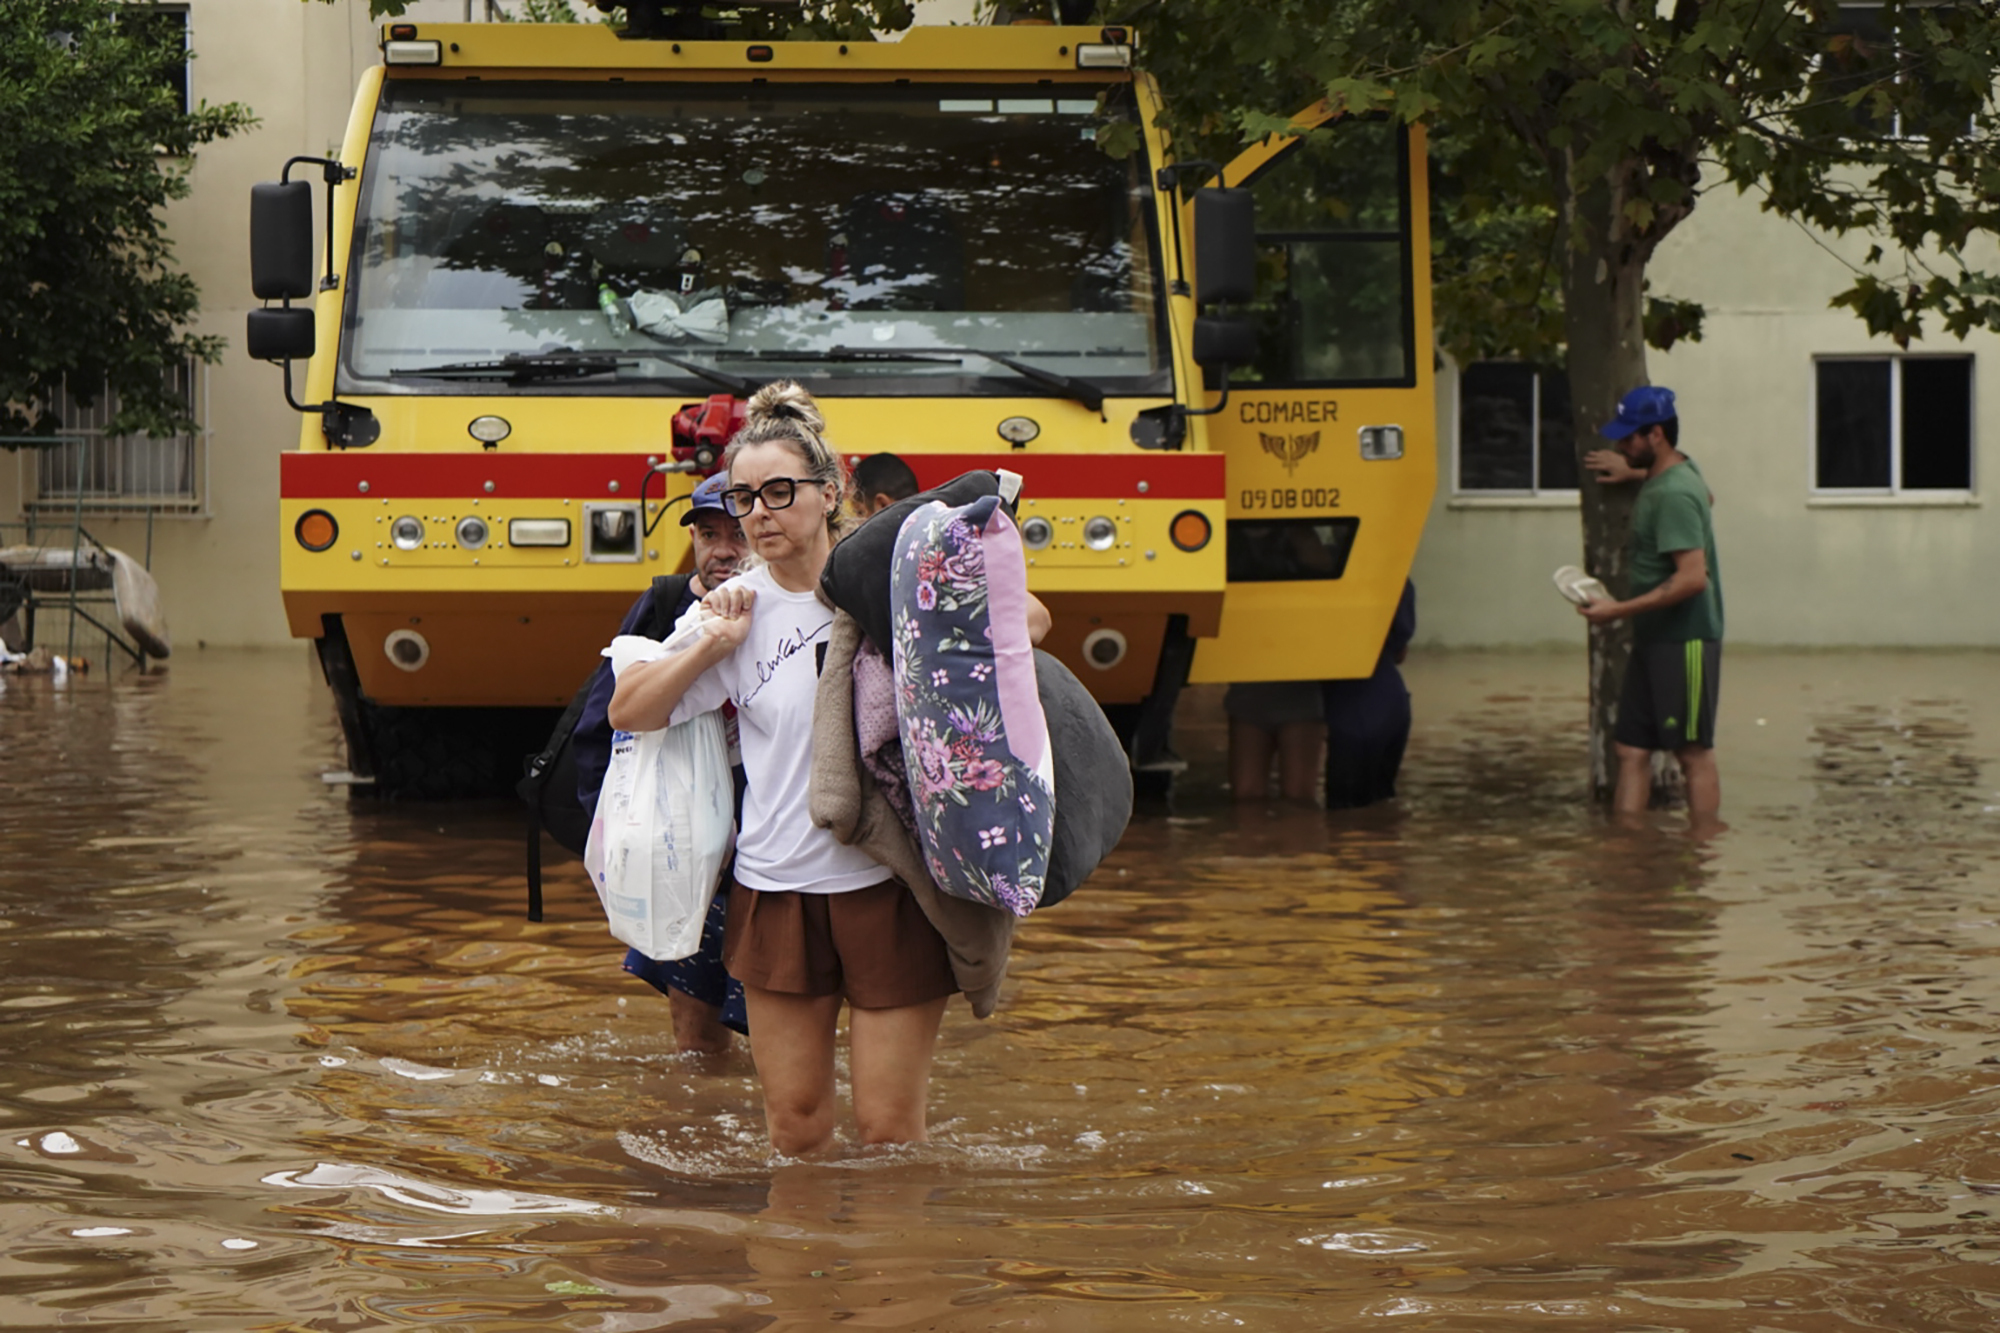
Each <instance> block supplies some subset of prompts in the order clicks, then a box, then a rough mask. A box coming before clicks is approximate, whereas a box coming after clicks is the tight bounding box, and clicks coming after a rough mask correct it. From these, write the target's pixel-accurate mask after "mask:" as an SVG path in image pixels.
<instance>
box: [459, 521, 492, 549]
mask: <svg viewBox="0 0 2000 1333" xmlns="http://www.w3.org/2000/svg"><path fill="white" fill-rule="evenodd" d="M486 537H487V527H486V520H485V519H483V518H481V517H479V515H477V514H467V515H466V516H465V517H464V518H461V519H460V520H458V544H459V545H460V546H463V547H464V548H465V549H466V550H468V551H476V550H478V549H479V548H480V547H482V546H484V545H486Z"/></svg>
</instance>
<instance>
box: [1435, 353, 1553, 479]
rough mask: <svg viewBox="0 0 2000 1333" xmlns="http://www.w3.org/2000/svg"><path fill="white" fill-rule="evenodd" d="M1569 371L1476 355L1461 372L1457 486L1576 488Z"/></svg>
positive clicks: (1459, 384)
mask: <svg viewBox="0 0 2000 1333" xmlns="http://www.w3.org/2000/svg"><path fill="white" fill-rule="evenodd" d="M1576 472H1577V463H1576V435H1575V431H1574V430H1573V428H1572V426H1571V423H1570V410H1569V377H1568V376H1567V375H1565V374H1564V373H1563V372H1562V371H1560V370H1557V369H1554V368H1552V367H1548V366H1533V365H1528V364H1525V363H1523V362H1519V361H1476V362H1474V363H1473V364H1471V365H1469V366H1467V367H1465V369H1464V370H1462V371H1460V372H1459V376H1458V490H1459V492H1460V494H1465V495H1548V494H1557V495H1574V494H1575V493H1576Z"/></svg>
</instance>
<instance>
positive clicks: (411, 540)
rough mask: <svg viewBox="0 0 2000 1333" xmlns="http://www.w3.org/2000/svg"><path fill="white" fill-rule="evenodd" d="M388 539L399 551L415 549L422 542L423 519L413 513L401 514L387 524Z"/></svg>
mask: <svg viewBox="0 0 2000 1333" xmlns="http://www.w3.org/2000/svg"><path fill="white" fill-rule="evenodd" d="M389 540H390V541H392V542H394V543H396V549H397V550H399V551H414V550H416V549H417V548H418V547H419V546H422V545H423V544H424V521H423V520H422V519H420V518H418V517H417V516H416V515H414V514H405V515H403V516H402V517H401V518H399V519H397V520H396V521H395V522H394V523H391V524H390V525H389Z"/></svg>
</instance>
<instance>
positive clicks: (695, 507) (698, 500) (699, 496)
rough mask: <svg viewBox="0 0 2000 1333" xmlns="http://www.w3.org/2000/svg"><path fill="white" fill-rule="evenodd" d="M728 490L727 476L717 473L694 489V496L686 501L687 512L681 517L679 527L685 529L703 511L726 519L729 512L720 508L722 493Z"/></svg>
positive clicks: (723, 473) (725, 473) (724, 473)
mask: <svg viewBox="0 0 2000 1333" xmlns="http://www.w3.org/2000/svg"><path fill="white" fill-rule="evenodd" d="M728 489H729V474H728V473H727V472H718V473H716V474H715V475H714V476H712V477H709V478H707V479H706V480H704V481H703V482H702V483H701V485H699V486H697V487H695V488H694V496H693V498H691V499H690V500H689V501H688V507H687V512H686V513H685V514H682V515H681V526H682V527H686V526H687V525H688V524H690V523H692V522H694V521H695V518H696V517H697V516H699V515H700V514H702V513H703V512H705V511H711V510H712V511H713V512H715V513H718V514H721V515H723V516H724V517H725V518H726V517H728V514H729V511H728V510H727V509H724V508H723V507H722V493H723V492H724V491H726V490H728Z"/></svg>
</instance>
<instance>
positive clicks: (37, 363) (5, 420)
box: [0, 0, 253, 435]
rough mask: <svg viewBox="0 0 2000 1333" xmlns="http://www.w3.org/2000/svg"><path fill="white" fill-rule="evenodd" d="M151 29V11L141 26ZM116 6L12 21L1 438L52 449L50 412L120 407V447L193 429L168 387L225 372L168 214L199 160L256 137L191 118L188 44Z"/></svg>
mask: <svg viewBox="0 0 2000 1333" xmlns="http://www.w3.org/2000/svg"><path fill="white" fill-rule="evenodd" d="M140 12H141V13H143V12H144V11H140ZM130 15H131V11H129V10H127V9H126V8H125V7H124V6H122V5H119V4H115V3H112V2H111V0H8V3H6V4H5V5H0V434H7V435H21V434H47V433H50V432H52V431H54V429H55V426H56V422H55V419H54V417H53V416H52V415H51V413H50V410H49V408H50V404H51V399H52V397H53V396H54V394H55V392H56V391H57V389H58V388H59V387H60V386H61V385H62V383H63V382H64V381H65V380H67V381H68V383H69V386H70V391H71V393H72V395H73V396H75V397H78V398H81V399H92V398H94V397H95V395H96V393H97V392H98V391H99V390H100V388H102V387H108V388H109V389H110V390H111V391H112V392H113V393H115V394H116V395H117V398H118V402H119V405H120V411H119V413H118V416H117V418H116V419H115V420H114V421H113V422H112V423H111V424H112V428H113V429H114V430H118V431H126V430H147V431H152V432H154V433H156V434H171V433H174V432H176V431H179V430H183V429H186V428H187V427H188V426H189V425H190V424H191V423H190V422H189V421H188V420H187V415H186V404H185V403H183V402H181V401H180V400H179V399H178V398H176V397H175V395H174V394H173V393H172V392H171V390H170V388H169V380H168V372H169V371H170V370H171V369H172V368H174V367H176V366H178V365H180V364H182V363H183V362H185V360H186V359H187V358H189V357H199V358H201V359H203V360H207V361H213V360H215V359H216V357H217V356H218V355H219V354H220V352H221V347H222V341H221V339H219V338H212V337H203V336H200V335H197V334H194V333H192V332H190V331H189V329H188V325H189V324H190V322H191V321H192V320H193V318H194V315H195V312H196V309H197V293H196V290H195V285H194V283H193V281H192V280H191V279H190V278H188V276H187V275H186V274H184V273H181V272H179V271H177V270H176V269H175V268H174V267H173V265H172V252H171V249H170V247H169V245H168V242H167V239H166V236H165V233H164V222H163V219H162V217H161V208H162V206H163V205H164V204H166V203H167V202H168V201H169V200H171V199H178V198H181V197H182V196H184V195H185V194H187V192H188V182H187V171H188V167H189V162H190V158H189V155H190V154H192V153H193V152H194V150H195V149H196V148H197V147H199V146H200V145H202V144H205V143H208V142H210V141H212V140H215V139H218V138H221V137H223V136H225V135H228V134H231V133H233V132H235V131H237V130H240V129H242V128H244V127H245V126H247V125H250V124H251V123H253V122H252V117H251V115H250V112H249V111H248V110H247V109H246V108H244V107H242V106H238V105H235V104H231V105H227V106H219V107H211V106H208V105H206V104H203V105H201V106H199V107H197V108H196V109H195V110H193V111H192V112H189V111H186V110H184V109H183V107H182V105H181V101H180V94H179V92H178V90H177V89H175V88H174V87H172V86H170V83H169V80H168V77H167V76H168V75H169V73H170V72H171V71H173V70H175V69H177V68H178V67H179V66H180V65H181V64H182V63H183V62H184V61H185V60H186V59H187V53H186V51H185V49H184V47H183V42H182V39H181V37H180V34H179V32H178V30H177V29H175V30H173V31H172V34H171V37H170V38H169V37H167V36H166V35H164V34H163V30H162V28H161V27H160V26H159V25H157V24H145V23H140V22H134V21H132V20H131V17H130Z"/></svg>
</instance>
